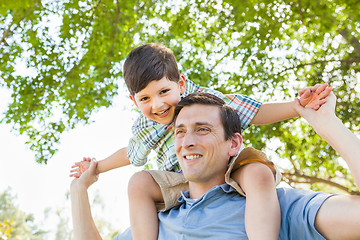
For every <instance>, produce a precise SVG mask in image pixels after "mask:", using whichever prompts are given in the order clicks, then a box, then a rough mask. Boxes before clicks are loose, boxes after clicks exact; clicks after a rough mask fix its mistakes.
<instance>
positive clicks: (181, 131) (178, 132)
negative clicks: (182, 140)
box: [175, 129, 184, 136]
mask: <svg viewBox="0 0 360 240" xmlns="http://www.w3.org/2000/svg"><path fill="white" fill-rule="evenodd" d="M181 134H184V130H181V129H177V130H176V131H175V135H176V136H178V135H181Z"/></svg>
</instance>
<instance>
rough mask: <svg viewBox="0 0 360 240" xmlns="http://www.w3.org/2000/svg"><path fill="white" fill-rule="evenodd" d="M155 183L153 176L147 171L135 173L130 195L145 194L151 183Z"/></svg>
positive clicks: (129, 189) (129, 188)
mask: <svg viewBox="0 0 360 240" xmlns="http://www.w3.org/2000/svg"><path fill="white" fill-rule="evenodd" d="M151 182H155V181H154V179H153V178H152V176H151V174H150V173H148V172H146V171H141V172H136V173H134V174H133V175H132V176H131V178H130V180H129V185H128V193H129V194H133V193H140V194H141V193H143V192H144V191H146V190H147V189H148V186H149V183H151Z"/></svg>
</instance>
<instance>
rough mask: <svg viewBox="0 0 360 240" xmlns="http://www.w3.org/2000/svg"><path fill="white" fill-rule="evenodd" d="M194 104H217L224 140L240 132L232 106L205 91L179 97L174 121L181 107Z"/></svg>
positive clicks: (236, 115)
mask: <svg viewBox="0 0 360 240" xmlns="http://www.w3.org/2000/svg"><path fill="white" fill-rule="evenodd" d="M194 104H202V105H211V106H217V107H218V108H219V109H220V118H221V123H222V125H223V127H224V135H225V140H229V139H230V138H231V137H234V136H235V133H241V121H240V119H239V116H238V114H237V112H236V111H235V110H234V109H233V108H232V107H230V106H228V105H226V103H225V102H224V101H223V100H222V99H220V98H218V97H217V96H215V95H213V94H210V93H205V92H196V93H191V94H189V95H188V96H186V97H184V98H183V99H181V101H180V102H179V103H178V105H177V106H176V108H175V116H174V119H175V121H176V118H177V116H178V115H179V113H180V111H181V109H182V108H184V107H187V106H191V105H194Z"/></svg>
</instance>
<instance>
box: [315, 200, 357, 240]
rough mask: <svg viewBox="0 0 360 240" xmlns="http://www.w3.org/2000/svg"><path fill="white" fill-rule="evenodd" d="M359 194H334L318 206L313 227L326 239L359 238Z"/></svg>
mask: <svg viewBox="0 0 360 240" xmlns="http://www.w3.org/2000/svg"><path fill="white" fill-rule="evenodd" d="M359 226H360V196H350V195H335V196H332V197H330V198H328V199H327V200H326V201H325V202H324V203H323V204H322V206H321V207H320V209H319V211H318V213H317V215H316V218H315V228H316V230H317V231H318V232H319V233H320V234H321V235H323V236H324V237H325V238H326V239H360V228H359Z"/></svg>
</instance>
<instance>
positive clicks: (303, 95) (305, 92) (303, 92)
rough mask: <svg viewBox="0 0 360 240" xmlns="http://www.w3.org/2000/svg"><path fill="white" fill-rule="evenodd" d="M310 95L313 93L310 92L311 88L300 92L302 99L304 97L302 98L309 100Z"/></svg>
mask: <svg viewBox="0 0 360 240" xmlns="http://www.w3.org/2000/svg"><path fill="white" fill-rule="evenodd" d="M310 93H311V91H310V89H309V88H305V89H302V90H300V91H299V95H300V97H302V98H307V97H309V96H310Z"/></svg>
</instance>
